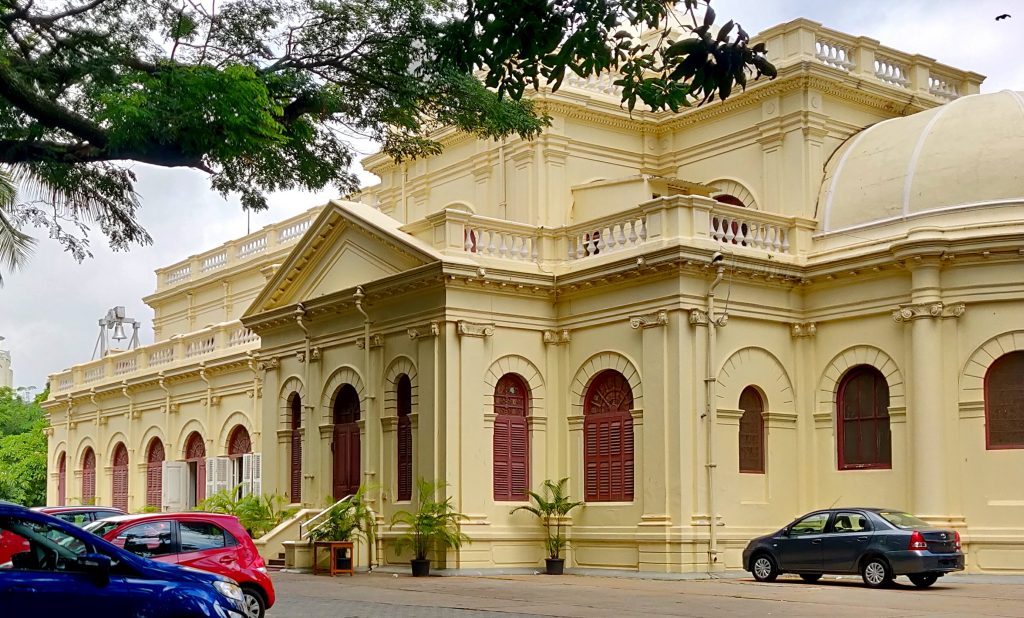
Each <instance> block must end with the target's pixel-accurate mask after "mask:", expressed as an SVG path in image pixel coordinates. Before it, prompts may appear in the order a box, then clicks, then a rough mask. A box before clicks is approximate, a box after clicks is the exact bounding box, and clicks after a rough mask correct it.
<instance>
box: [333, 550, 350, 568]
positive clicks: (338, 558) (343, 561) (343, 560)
mask: <svg viewBox="0 0 1024 618" xmlns="http://www.w3.org/2000/svg"><path fill="white" fill-rule="evenodd" d="M334 568H335V569H336V570H339V571H347V570H349V569H351V568H352V556H350V555H349V552H348V551H341V552H338V553H337V555H335V557H334Z"/></svg>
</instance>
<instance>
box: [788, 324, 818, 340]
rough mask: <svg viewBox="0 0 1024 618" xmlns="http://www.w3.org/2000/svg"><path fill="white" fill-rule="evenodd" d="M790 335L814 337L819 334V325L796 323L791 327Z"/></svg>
mask: <svg viewBox="0 0 1024 618" xmlns="http://www.w3.org/2000/svg"><path fill="white" fill-rule="evenodd" d="M789 334H790V335H791V336H793V337H813V336H814V335H816V334H818V325H817V324H816V323H814V322H794V323H793V324H790V325H789Z"/></svg>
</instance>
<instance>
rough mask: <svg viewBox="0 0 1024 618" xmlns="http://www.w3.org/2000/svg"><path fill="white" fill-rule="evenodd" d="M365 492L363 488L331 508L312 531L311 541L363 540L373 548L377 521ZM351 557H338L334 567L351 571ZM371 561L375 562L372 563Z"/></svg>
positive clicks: (310, 534) (310, 533) (310, 532)
mask: <svg viewBox="0 0 1024 618" xmlns="http://www.w3.org/2000/svg"><path fill="white" fill-rule="evenodd" d="M365 493H366V489H365V488H364V487H363V486H360V487H359V490H358V491H357V492H356V493H355V494H353V495H351V496H349V497H347V498H346V499H344V500H342V501H340V502H338V503H337V504H334V506H329V507H328V508H329V509H330V512H329V513H328V514H327V516H326V518H325V519H324V520H323V521H322V522H320V523H318V524H317V525H316V526H314V527H313V528H312V529H310V531H309V533H308V538H309V540H311V541H351V540H355V539H362V540H364V541H365V542H366V543H367V546H368V547H370V548H372V547H373V545H374V543H375V542H376V538H377V535H376V527H377V522H376V518H375V516H374V513H373V510H372V509H371V508H370V505H369V504H368V503H367V501H366V499H365ZM351 562H352V556H351V555H347V556H338V564H336V565H335V568H338V569H348V568H349V566H350V565H351ZM371 562H372V561H371Z"/></svg>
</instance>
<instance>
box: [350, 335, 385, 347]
mask: <svg viewBox="0 0 1024 618" xmlns="http://www.w3.org/2000/svg"><path fill="white" fill-rule="evenodd" d="M383 345H384V337H383V336H381V335H380V334H376V335H370V348H371V349H372V348H379V347H381V346H383ZM356 347H357V348H359V349H360V350H364V349H366V340H365V339H364V338H363V337H360V338H359V339H356Z"/></svg>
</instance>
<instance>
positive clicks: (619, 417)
mask: <svg viewBox="0 0 1024 618" xmlns="http://www.w3.org/2000/svg"><path fill="white" fill-rule="evenodd" d="M632 408H633V391H632V389H631V388H630V386H629V381H628V380H626V378H625V376H623V375H622V374H621V373H619V372H618V371H612V370H608V371H603V372H601V373H599V374H598V375H597V376H596V377H595V378H594V380H593V381H592V382H591V384H590V388H588V389H587V396H586V399H585V400H584V410H583V414H584V417H583V470H584V479H583V480H584V497H585V499H586V500H587V501H591V502H630V501H632V500H633V493H634V472H635V471H634V461H633V460H634V447H633V417H632V416H631V415H630V410H631V409H632Z"/></svg>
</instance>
